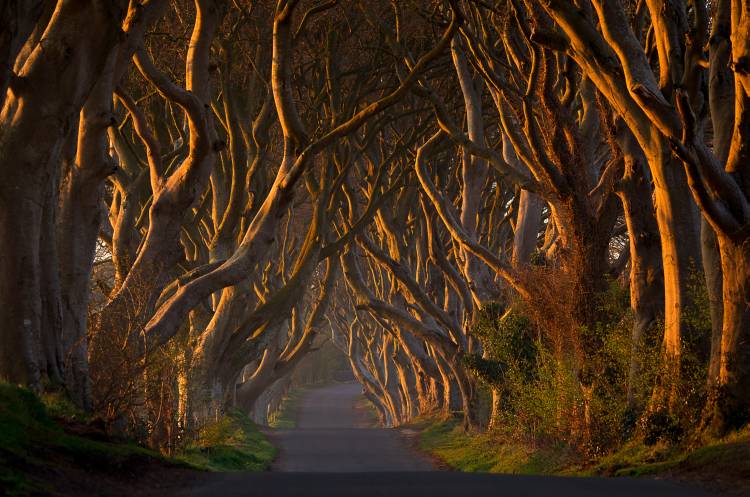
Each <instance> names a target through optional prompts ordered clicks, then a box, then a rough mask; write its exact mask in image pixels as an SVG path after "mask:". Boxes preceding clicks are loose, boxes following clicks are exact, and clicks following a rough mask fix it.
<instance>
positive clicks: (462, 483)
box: [180, 383, 717, 497]
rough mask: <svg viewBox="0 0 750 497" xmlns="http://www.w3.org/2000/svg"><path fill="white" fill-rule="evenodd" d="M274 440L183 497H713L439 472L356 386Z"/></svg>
mask: <svg viewBox="0 0 750 497" xmlns="http://www.w3.org/2000/svg"><path fill="white" fill-rule="evenodd" d="M271 438H272V440H273V441H274V443H275V444H276V445H277V446H278V447H279V455H278V457H277V459H276V461H275V462H274V464H273V466H272V468H271V471H268V472H263V473H233V474H222V475H216V476H215V477H212V478H210V479H209V481H208V482H206V483H204V484H202V485H201V486H200V487H198V488H193V489H191V490H190V491H188V492H187V493H182V494H180V497H633V496H636V497H652V496H653V497H717V496H716V494H711V493H708V492H706V491H703V490H700V489H695V488H690V487H685V486H682V485H678V484H676V483H673V482H668V481H663V480H652V479H630V478H616V479H614V478H560V477H549V476H516V475H490V474H476V473H474V474H470V473H455V472H445V471H438V470H436V469H435V468H434V467H433V465H432V464H431V462H430V459H429V458H427V457H426V456H424V455H421V454H419V453H417V452H415V451H414V450H413V449H412V448H411V447H409V444H408V443H407V442H406V441H405V440H404V439H403V438H402V437H401V436H400V435H399V433H398V431H396V430H389V429H383V428H377V427H374V426H372V418H371V416H370V415H369V413H368V412H367V410H366V409H365V408H364V407H363V402H362V396H361V394H360V387H359V386H358V385H356V384H353V383H342V384H335V385H331V386H326V387H322V388H318V389H314V390H310V391H308V392H307V393H306V395H305V397H304V398H303V399H302V402H301V403H300V411H299V413H298V415H297V427H296V428H295V429H292V430H278V431H274V432H272V433H271Z"/></svg>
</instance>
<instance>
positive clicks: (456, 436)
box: [415, 419, 571, 474]
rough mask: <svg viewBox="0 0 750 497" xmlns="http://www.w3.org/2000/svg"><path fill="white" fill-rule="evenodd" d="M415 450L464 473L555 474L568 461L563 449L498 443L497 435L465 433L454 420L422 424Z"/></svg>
mask: <svg viewBox="0 0 750 497" xmlns="http://www.w3.org/2000/svg"><path fill="white" fill-rule="evenodd" d="M415 427H417V428H418V429H419V428H421V429H422V431H421V433H420V435H419V448H420V449H421V450H423V451H425V452H428V453H430V454H432V455H433V456H436V457H437V458H438V459H440V460H441V461H442V462H443V463H445V464H446V465H447V466H449V467H450V468H451V469H454V470H458V471H465V472H488V473H511V474H556V473H558V472H560V471H561V470H562V468H563V467H564V466H565V464H566V463H567V462H568V461H569V459H570V457H571V454H570V452H569V451H567V450H565V449H562V448H561V449H544V450H541V449H532V448H530V447H525V446H523V445H520V444H517V443H514V444H508V443H502V441H501V437H500V435H498V434H492V433H465V432H464V431H463V429H462V427H461V423H460V422H459V420H457V419H447V420H439V421H437V422H434V421H430V420H426V421H423V422H422V423H421V426H420V424H417V425H416V426H415Z"/></svg>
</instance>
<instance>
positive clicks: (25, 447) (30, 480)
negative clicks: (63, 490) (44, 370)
mask: <svg viewBox="0 0 750 497" xmlns="http://www.w3.org/2000/svg"><path fill="white" fill-rule="evenodd" d="M47 400H48V401H49V402H50V404H51V405H53V406H57V407H59V408H60V409H63V407H62V405H63V403H62V402H61V401H59V400H56V399H54V398H48V399H47ZM65 409H70V406H66V407H65ZM52 411H55V409H54V408H53V409H52ZM55 412H56V413H57V412H59V411H55ZM149 458H151V459H162V460H164V459H165V458H163V457H162V456H161V454H159V453H157V452H154V451H151V450H148V449H145V448H143V447H139V446H137V445H135V444H130V443H112V442H105V441H98V440H91V439H89V438H84V437H80V436H76V435H72V434H68V433H66V432H65V431H64V430H63V428H62V426H61V425H60V424H58V423H57V422H55V421H54V419H53V418H52V416H51V415H50V410H48V408H47V407H46V406H45V404H43V403H42V401H41V400H40V399H39V398H38V397H37V396H36V395H34V394H33V393H32V392H30V391H28V390H26V389H23V388H19V387H16V386H13V385H9V384H6V383H0V489H4V490H5V491H6V493H7V494H8V495H11V496H15V495H18V496H20V495H27V494H29V493H30V492H33V491H35V490H39V489H40V488H41V489H42V490H43V486H44V484H43V482H42V481H41V480H40V479H39V478H38V477H37V476H38V475H39V474H42V473H45V472H47V468H50V467H54V466H55V465H56V464H58V463H59V464H70V463H72V464H76V465H80V466H85V467H90V468H96V469H103V470H116V469H118V468H122V467H124V466H125V465H126V464H128V463H129V462H130V461H133V460H135V459H139V460H143V459H149ZM32 475H34V476H32Z"/></svg>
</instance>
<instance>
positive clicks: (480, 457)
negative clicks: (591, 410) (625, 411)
mask: <svg viewBox="0 0 750 497" xmlns="http://www.w3.org/2000/svg"><path fill="white" fill-rule="evenodd" d="M412 428H414V429H417V430H420V435H419V438H418V444H419V448H420V449H421V450H423V451H425V452H427V453H429V454H432V455H433V456H435V457H437V458H438V459H440V460H441V461H442V462H443V463H444V464H446V465H447V466H449V467H450V468H451V469H453V470H457V471H465V472H490V473H509V474H547V475H564V476H631V477H637V476H656V475H660V476H668V477H674V478H678V479H685V480H692V481H699V482H704V483H706V482H707V483H709V484H710V485H714V486H715V485H716V484H717V483H718V484H719V485H718V488H721V489H722V490H725V491H727V490H728V491H729V492H730V493H735V494H736V495H750V493H745V492H748V491H750V484H748V483H747V482H750V428H746V429H744V430H742V431H740V432H736V433H733V434H731V435H729V436H727V437H725V438H723V439H721V440H713V441H710V442H708V443H706V444H704V445H702V446H699V447H690V446H687V445H685V446H674V445H668V444H662V443H660V444H656V445H653V446H646V445H643V444H642V443H637V442H631V443H629V444H627V445H625V446H623V447H622V448H620V449H619V450H617V451H615V452H613V453H611V454H608V455H606V456H603V457H601V458H599V459H597V460H593V461H591V460H589V461H586V460H584V459H582V458H581V456H580V455H579V454H577V453H576V452H574V451H572V450H570V449H567V448H565V447H531V446H526V445H523V444H521V443H519V442H516V441H511V440H512V439H510V438H507V439H506V437H503V436H502V435H501V434H487V433H469V434H467V433H465V432H464V431H463V429H462V428H461V423H460V422H459V420H457V419H437V420H436V419H422V420H420V421H419V422H417V423H416V424H414V425H413V426H412ZM722 482H724V484H722ZM738 488H739V490H738Z"/></svg>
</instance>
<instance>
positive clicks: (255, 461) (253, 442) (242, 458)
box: [177, 410, 276, 471]
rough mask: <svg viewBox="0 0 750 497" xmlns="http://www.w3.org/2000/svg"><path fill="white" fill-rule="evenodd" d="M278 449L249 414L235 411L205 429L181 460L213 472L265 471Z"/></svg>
mask: <svg viewBox="0 0 750 497" xmlns="http://www.w3.org/2000/svg"><path fill="white" fill-rule="evenodd" d="M275 455H276V449H274V447H273V445H271V443H270V442H269V441H268V440H267V439H266V437H265V435H263V433H261V432H260V430H258V427H257V426H255V423H253V422H252V420H251V419H250V418H249V417H247V416H246V415H245V414H243V413H242V412H240V411H238V410H233V411H231V412H229V413H227V414H226V415H224V416H222V417H221V418H219V419H218V420H216V421H214V422H212V423H208V424H206V425H205V426H203V427H202V428H201V429H200V431H199V432H198V435H197V437H196V440H195V442H193V443H191V444H190V445H188V447H187V448H186V449H185V450H183V451H182V452H180V453H179V454H178V456H177V458H178V459H180V460H183V461H185V462H187V463H190V464H191V465H193V466H197V467H199V468H204V469H207V470H210V471H262V470H264V469H267V468H268V466H269V465H270V464H271V461H273V458H274V456H275Z"/></svg>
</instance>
